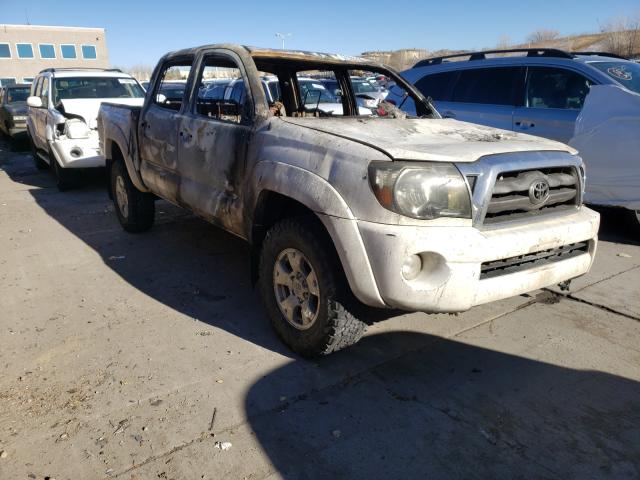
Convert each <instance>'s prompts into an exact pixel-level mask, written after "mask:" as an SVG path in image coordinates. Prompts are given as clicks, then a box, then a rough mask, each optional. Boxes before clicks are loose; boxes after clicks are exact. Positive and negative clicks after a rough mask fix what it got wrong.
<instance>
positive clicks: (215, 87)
mask: <svg viewBox="0 0 640 480" xmlns="http://www.w3.org/2000/svg"><path fill="white" fill-rule="evenodd" d="M233 80H234V79H233V78H217V79H215V80H207V81H206V82H203V86H202V87H201V88H203V90H202V92H201V93H202V96H203V97H204V98H224V92H225V90H226V89H227V87H228V86H229V84H230V83H231V82H233Z"/></svg>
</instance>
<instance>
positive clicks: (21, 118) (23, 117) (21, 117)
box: [13, 115, 27, 122]
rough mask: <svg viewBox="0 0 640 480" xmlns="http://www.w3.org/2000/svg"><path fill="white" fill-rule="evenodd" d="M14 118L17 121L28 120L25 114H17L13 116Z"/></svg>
mask: <svg viewBox="0 0 640 480" xmlns="http://www.w3.org/2000/svg"><path fill="white" fill-rule="evenodd" d="M13 120H14V121H15V122H26V121H27V117H26V116H25V115H15V116H14V117H13Z"/></svg>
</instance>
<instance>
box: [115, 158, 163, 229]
mask: <svg viewBox="0 0 640 480" xmlns="http://www.w3.org/2000/svg"><path fill="white" fill-rule="evenodd" d="M110 187H111V197H112V198H113V205H114V207H115V210H116V215H117V216H118V220H119V221H120V225H122V228H124V229H125V230H126V231H127V232H131V233H139V232H144V231H147V230H149V229H150V228H151V226H152V225H153V221H154V219H155V212H156V210H155V203H154V197H153V195H151V194H150V193H145V192H141V191H140V190H138V189H137V188H136V187H135V185H134V184H133V182H131V179H130V178H129V173H128V172H127V168H126V167H125V165H124V164H123V163H122V162H121V161H116V162H115V163H114V164H113V165H112V166H111V179H110Z"/></svg>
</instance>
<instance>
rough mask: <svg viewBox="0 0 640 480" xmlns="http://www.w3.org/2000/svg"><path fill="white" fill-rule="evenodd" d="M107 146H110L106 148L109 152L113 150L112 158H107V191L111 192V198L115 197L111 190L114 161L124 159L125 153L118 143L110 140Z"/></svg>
mask: <svg viewBox="0 0 640 480" xmlns="http://www.w3.org/2000/svg"><path fill="white" fill-rule="evenodd" d="M106 147H110V148H106V149H105V150H106V151H107V152H109V151H110V152H111V158H109V157H106V158H105V167H106V181H107V192H108V193H109V198H111V199H113V194H112V192H111V167H112V165H113V163H114V162H117V161H118V160H121V161H124V155H122V152H121V151H120V147H119V146H118V144H117V143H114V142H112V141H110V142H109V145H106Z"/></svg>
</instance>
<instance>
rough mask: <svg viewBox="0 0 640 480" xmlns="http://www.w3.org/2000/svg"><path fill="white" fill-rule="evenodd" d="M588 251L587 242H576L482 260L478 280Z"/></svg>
mask: <svg viewBox="0 0 640 480" xmlns="http://www.w3.org/2000/svg"><path fill="white" fill-rule="evenodd" d="M588 251H589V242H578V243H572V244H570V245H564V246H562V247H558V248H552V249H549V250H542V251H540V252H535V253H527V254H525V255H518V256H517V257H511V258H505V259H503V260H494V261H492V262H484V263H483V264H482V265H481V267H480V280H484V279H486V278H493V277H497V276H500V275H506V274H509V273H515V272H519V271H521V270H526V269H528V268H534V267H538V266H540V265H546V264H549V263H553V262H559V261H561V260H567V259H569V258H573V257H577V256H578V255H582V254H583V253H586V252H588Z"/></svg>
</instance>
